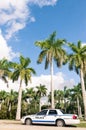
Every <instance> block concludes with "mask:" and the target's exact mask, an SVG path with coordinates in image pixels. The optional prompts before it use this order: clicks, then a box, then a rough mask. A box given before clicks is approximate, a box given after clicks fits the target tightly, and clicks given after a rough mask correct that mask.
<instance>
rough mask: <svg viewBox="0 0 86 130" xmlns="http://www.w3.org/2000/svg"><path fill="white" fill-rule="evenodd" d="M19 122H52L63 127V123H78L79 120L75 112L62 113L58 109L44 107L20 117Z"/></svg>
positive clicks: (27, 123)
mask: <svg viewBox="0 0 86 130" xmlns="http://www.w3.org/2000/svg"><path fill="white" fill-rule="evenodd" d="M21 122H22V123H23V124H26V125H31V124H50V125H51V124H52V125H56V126H58V127H63V126H65V125H73V124H79V123H80V120H79V119H78V117H77V115H76V114H64V112H63V111H62V110H60V109H45V110H42V111H41V112H38V113H36V114H34V115H27V116H24V117H22V119H21Z"/></svg>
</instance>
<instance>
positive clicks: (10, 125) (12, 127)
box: [0, 120, 86, 130]
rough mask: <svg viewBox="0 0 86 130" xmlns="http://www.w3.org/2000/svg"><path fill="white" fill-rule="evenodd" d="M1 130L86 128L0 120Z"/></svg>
mask: <svg viewBox="0 0 86 130" xmlns="http://www.w3.org/2000/svg"><path fill="white" fill-rule="evenodd" d="M0 130H86V128H78V127H70V126H67V127H56V126H44V125H31V126H26V125H22V124H21V122H16V121H3V120H0Z"/></svg>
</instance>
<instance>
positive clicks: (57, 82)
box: [0, 72, 75, 92]
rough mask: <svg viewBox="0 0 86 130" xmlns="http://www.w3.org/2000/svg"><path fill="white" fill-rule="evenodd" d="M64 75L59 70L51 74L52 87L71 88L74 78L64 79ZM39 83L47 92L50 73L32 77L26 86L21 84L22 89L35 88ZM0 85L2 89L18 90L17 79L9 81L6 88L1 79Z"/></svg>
mask: <svg viewBox="0 0 86 130" xmlns="http://www.w3.org/2000/svg"><path fill="white" fill-rule="evenodd" d="M64 77H65V76H64V74H63V73H62V72H59V73H57V74H56V75H54V76H53V82H54V84H53V86H54V89H57V90H59V89H60V90H62V89H64V86H67V87H68V88H71V87H73V86H74V84H75V82H74V79H69V80H65V78H64ZM40 84H42V85H45V86H46V87H47V89H48V92H49V91H50V75H40V76H39V77H32V83H29V84H28V86H27V87H26V86H25V84H24V83H23V85H22V86H23V89H25V88H30V87H34V88H35V87H36V86H39V85H40ZM0 85H1V86H2V87H1V88H0V89H4V90H10V89H14V90H16V91H18V88H19V81H16V82H14V83H12V81H9V88H6V84H5V83H4V82H3V84H2V82H1V81H0Z"/></svg>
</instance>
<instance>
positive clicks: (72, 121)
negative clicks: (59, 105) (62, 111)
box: [65, 119, 80, 125]
mask: <svg viewBox="0 0 86 130" xmlns="http://www.w3.org/2000/svg"><path fill="white" fill-rule="evenodd" d="M65 124H66V125H74V124H80V120H79V119H75V120H74V119H69V120H66V121H65Z"/></svg>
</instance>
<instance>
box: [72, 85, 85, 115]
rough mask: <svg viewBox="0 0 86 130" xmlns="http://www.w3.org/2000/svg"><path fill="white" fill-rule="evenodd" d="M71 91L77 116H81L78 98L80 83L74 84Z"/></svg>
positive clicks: (79, 95) (80, 95)
mask: <svg viewBox="0 0 86 130" xmlns="http://www.w3.org/2000/svg"><path fill="white" fill-rule="evenodd" d="M71 92H72V97H73V101H74V99H75V100H76V102H77V108H78V116H79V117H81V116H82V115H81V106H80V100H81V98H82V94H81V85H80V84H78V85H76V86H74V88H72V89H71Z"/></svg>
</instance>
